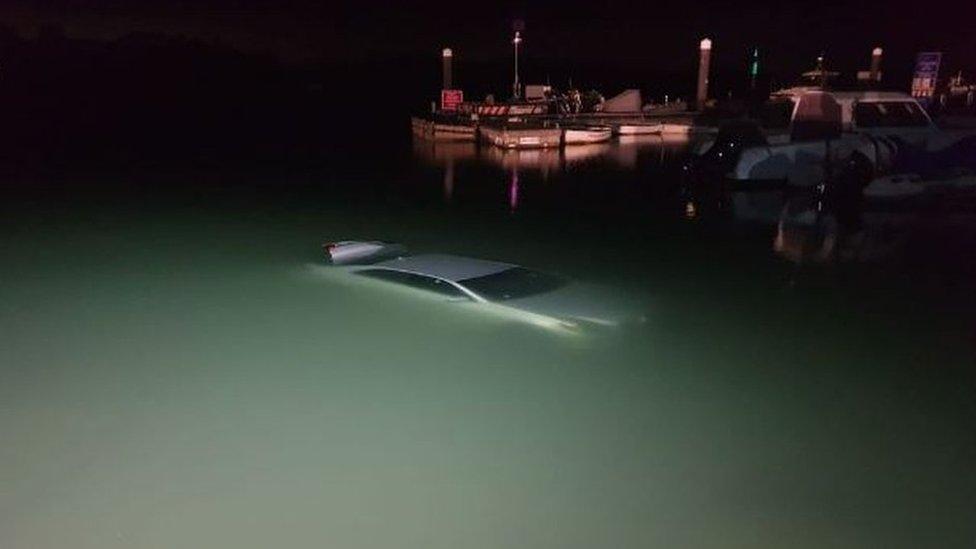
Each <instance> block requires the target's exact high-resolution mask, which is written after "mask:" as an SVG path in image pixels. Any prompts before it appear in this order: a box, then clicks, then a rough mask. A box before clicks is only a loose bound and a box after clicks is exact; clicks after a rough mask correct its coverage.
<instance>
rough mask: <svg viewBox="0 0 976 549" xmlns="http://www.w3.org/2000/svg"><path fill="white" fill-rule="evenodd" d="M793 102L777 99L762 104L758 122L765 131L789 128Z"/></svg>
mask: <svg viewBox="0 0 976 549" xmlns="http://www.w3.org/2000/svg"><path fill="white" fill-rule="evenodd" d="M793 106H794V103H793V101H791V100H789V99H777V100H775V101H769V102H768V103H766V104H764V105H763V107H762V110H761V112H760V113H759V120H760V123H761V124H762V127H763V128H766V129H767V130H785V129H787V128H789V127H790V118H792V116H793Z"/></svg>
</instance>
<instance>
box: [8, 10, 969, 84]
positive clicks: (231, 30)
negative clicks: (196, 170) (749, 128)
mask: <svg viewBox="0 0 976 549" xmlns="http://www.w3.org/2000/svg"><path fill="white" fill-rule="evenodd" d="M0 17H2V19H3V21H5V22H6V23H7V24H8V25H11V26H13V27H14V28H15V29H17V30H18V31H20V32H22V33H25V34H30V33H33V32H35V31H36V30H37V28H39V27H41V26H43V25H56V26H60V27H62V28H63V29H64V30H65V32H66V34H67V35H68V36H71V37H80V38H97V39H113V38H116V37H118V36H121V35H124V34H127V33H130V32H134V31H146V32H155V33H163V34H174V35H183V36H187V37H190V38H194V39H200V40H205V41H217V42H220V43H223V44H225V45H228V46H230V47H232V48H235V49H240V50H243V51H257V52H270V53H273V54H275V55H277V56H278V57H279V58H282V59H284V60H287V61H291V62H306V61H312V60H324V61H327V62H328V61H340V60H362V61H369V60H385V59H395V58H414V59H416V58H423V57H424V56H431V57H432V58H433V59H435V60H436V56H437V52H439V50H440V48H441V47H443V46H451V47H453V48H454V49H455V50H456V52H457V53H458V60H459V62H460V63H463V62H464V61H468V62H471V63H497V62H498V61H499V60H502V59H504V60H506V62H507V59H508V56H509V55H510V45H509V43H508V40H509V37H508V32H509V30H510V28H511V22H512V21H513V20H515V19H522V20H524V21H525V26H526V32H525V37H526V42H525V53H526V58H527V59H526V65H527V70H530V71H531V70H532V68H533V67H545V69H539V70H540V71H541V70H547V71H548V70H550V67H551V66H560V65H562V66H571V64H574V63H579V64H581V65H583V66H586V65H587V64H589V65H600V66H603V67H605V68H606V67H609V68H610V69H612V68H614V67H617V66H620V67H629V69H628V70H640V71H646V72H648V73H653V72H655V71H687V70H688V66H689V65H690V64H693V63H694V59H695V55H696V53H695V48H696V44H697V41H698V40H699V39H700V38H701V37H703V36H706V35H708V36H710V37H712V38H713V39H714V41H715V56H714V63H715V66H716V67H717V68H718V69H719V70H722V69H723V68H724V69H726V70H738V68H739V67H744V66H745V64H746V57H747V55H748V51H749V50H750V49H751V47H753V46H759V47H760V48H761V49H762V50H763V51H764V63H765V67H766V69H767V70H768V71H770V72H782V73H790V72H793V73H795V72H798V71H799V70H802V69H804V68H807V66H809V65H810V64H811V62H812V59H813V58H814V57H815V56H816V55H817V53H819V52H820V51H821V50H826V52H827V55H828V58H829V59H831V60H833V62H834V64H835V66H836V67H837V68H840V69H841V70H845V71H851V70H856V69H858V68H864V66H866V65H867V62H868V56H869V53H868V52H869V51H870V49H871V48H872V47H873V46H875V45H879V44H880V45H883V46H884V47H885V49H886V52H887V55H886V62H888V63H892V64H894V63H897V64H899V66H901V67H908V66H910V65H911V62H912V58H913V56H914V54H915V52H917V51H919V50H928V49H933V50H943V51H946V52H948V54H949V56H950V58H951V60H952V63H951V64H952V65H953V66H954V67H959V68H963V69H967V70H969V71H973V70H976V32H974V27H976V2H972V1H969V2H959V1H958V0H951V1H950V2H937V3H930V2H914V3H910V4H908V3H903V4H902V5H901V6H900V7H898V5H897V4H896V3H894V2H892V1H887V2H872V3H853V2H851V3H844V2H832V1H810V2H803V3H800V2H776V1H768V0H767V1H754V2H741V3H736V2H714V1H709V0H703V1H699V2H687V1H684V2H673V1H672V2H633V3H622V2H621V3H612V4H607V3H603V2H599V1H589V2H574V1H571V0H565V1H563V2H471V3H465V2H441V1H438V2H435V1H426V2H414V3H409V2H379V1H376V0H361V1H359V2H345V3H339V4H333V3H325V2H310V1H304V0H297V1H269V0H258V1H244V0H237V1H231V0H198V1H190V2H187V1H183V2H169V1H162V0H155V1H139V0H132V1H125V2H121V1H113V2H84V1H54V2H35V3H31V2H25V1H23V0H13V1H8V2H7V3H4V5H3V6H2V7H0ZM533 63H534V65H533ZM635 67H636V69H635ZM909 70H910V69H909ZM557 72H558V71H557ZM535 77H536V78H541V75H536V76H535Z"/></svg>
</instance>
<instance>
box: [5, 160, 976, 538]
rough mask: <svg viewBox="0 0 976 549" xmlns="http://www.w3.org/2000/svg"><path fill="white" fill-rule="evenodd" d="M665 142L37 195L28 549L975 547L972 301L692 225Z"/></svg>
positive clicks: (9, 438)
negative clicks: (474, 268)
mask: <svg viewBox="0 0 976 549" xmlns="http://www.w3.org/2000/svg"><path fill="white" fill-rule="evenodd" d="M627 154H630V153H627ZM601 158H602V157H601ZM635 158H636V160H635V163H634V164H632V165H624V166H623V167H621V165H620V163H619V162H616V161H605V162H604V161H601V160H600V159H599V158H597V159H596V160H592V159H590V160H586V161H583V162H582V163H567V162H565V159H563V161H561V162H560V161H556V163H555V164H554V166H553V167H552V168H551V171H548V172H547V173H543V172H542V171H541V169H540V167H539V165H538V164H535V165H533V164H527V165H519V166H516V167H515V169H514V170H513V168H512V166H511V165H502V164H500V163H490V162H486V161H485V159H484V158H474V159H471V158H467V159H461V160H458V161H457V163H456V165H454V166H452V167H451V170H453V174H452V175H451V178H453V181H452V182H451V189H450V192H446V191H445V185H444V183H445V181H446V178H447V174H446V171H445V170H446V166H445V164H443V163H439V162H430V161H429V160H430V159H429V158H428V159H427V160H428V161H423V160H421V161H418V162H417V163H414V162H412V161H407V160H405V159H401V160H400V162H403V164H402V168H397V169H391V170H387V171H383V172H377V173H370V172H368V171H366V172H364V173H363V174H361V175H359V176H357V177H352V176H346V175H337V174H330V173H324V174H316V175H314V176H309V177H307V178H306V177H303V178H301V179H302V182H303V183H304V184H305V185H304V186H283V185H281V182H280V181H277V182H272V181H269V182H268V183H269V184H270V183H274V185H272V186H270V187H265V188H261V189H259V190H255V189H254V187H253V185H251V184H250V183H248V185H249V186H246V187H245V188H246V189H247V190H246V191H245V190H242V188H241V187H237V186H233V185H230V186H227V187H220V186H216V187H215V186H200V187H199V188H197V187H195V186H194V185H193V183H194V181H193V178H194V176H193V175H180V176H178V177H177V176H173V177H174V179H179V185H180V186H179V188H177V189H175V190H166V188H165V186H160V185H158V184H156V185H155V186H153V187H152V190H141V191H134V190H133V188H138V187H139V186H140V180H139V177H138V176H133V177H132V180H131V181H127V182H125V184H126V185H127V187H126V188H125V189H124V190H115V191H106V190H100V191H88V190H86V189H84V188H72V189H69V190H64V189H61V190H51V189H49V190H44V191H36V192H35V191H31V190H24V189H18V190H16V191H10V192H9V193H8V197H9V200H7V201H5V203H4V205H3V206H2V213H3V222H2V225H0V227H2V232H0V253H2V256H0V258H2V265H3V271H2V273H0V441H2V444H0V547H4V548H10V549H22V548H61V547H72V548H99V549H102V548H110V547H146V548H164V547H165V548H171V547H208V548H214V547H234V548H241V547H255V548H266V547H349V548H359V547H363V548H367V547H368V548H373V547H417V548H420V547H423V548H455V547H533V548H534V547H549V548H557V547H558V548H565V547H580V548H584V547H585V548H591V547H634V548H636V547H811V548H822V547H971V546H972V545H973V544H974V543H976V465H974V464H976V436H974V432H976V431H974V430H973V420H974V419H976V404H974V402H976V401H974V397H976V385H974V360H973V358H974V352H973V351H974V349H973V341H974V340H973V323H972V316H971V314H970V313H971V312H972V311H971V309H970V308H969V303H968V302H966V301H965V299H964V298H960V297H959V296H960V295H961V296H965V295H971V293H970V289H971V286H967V283H966V282H965V280H963V281H960V280H959V279H958V278H953V277H952V276H951V274H952V273H951V272H950V273H949V274H946V273H944V272H941V271H940V272H938V273H935V274H933V273H932V272H926V271H924V270H923V272H922V275H917V276H916V274H911V275H908V274H905V272H904V266H905V265H909V266H917V262H912V261H908V260H903V261H899V262H896V263H892V264H882V265H880V266H878V265H875V266H872V267H863V268H862V267H859V266H853V267H852V266H847V267H843V268H839V269H825V268H811V269H809V270H807V269H802V270H801V269H800V268H798V267H797V266H796V265H794V264H793V263H791V262H789V261H787V260H785V259H783V258H781V257H778V256H777V255H776V254H775V253H774V252H773V249H772V239H773V232H774V231H773V230H771V229H769V228H766V229H762V228H760V229H748V230H732V229H729V230H728V231H726V229H725V228H723V227H721V226H720V227H713V226H708V225H707V224H705V223H703V222H697V221H689V220H687V219H685V218H684V216H683V214H682V213H681V212H680V211H679V212H676V213H674V214H673V215H672V214H669V213H668V212H669V211H670V209H669V208H670V205H671V202H675V203H678V204H679V206H680V198H675V197H674V196H673V195H671V194H669V193H667V192H663V191H661V192H658V191H657V190H655V189H656V187H655V186H656V185H658V183H657V182H656V181H655V179H654V174H656V173H657V174H664V173H667V172H666V170H664V169H663V168H660V165H659V164H657V162H664V161H663V160H661V158H662V157H658V152H657V150H656V149H655V150H651V151H649V152H648V151H644V152H642V153H640V154H639V155H638V156H636V157H635ZM655 166H658V167H657V168H656V167H655ZM662 170H663V171H662ZM513 171H514V172H517V175H518V177H519V185H520V188H519V192H520V197H519V198H520V200H519V203H518V204H517V206H516V207H514V208H513V207H512V205H511V200H510V198H511V188H510V187H511V185H510V183H511V176H512V174H513ZM255 177H257V176H253V177H252V179H253V178H255ZM283 179H284V178H283ZM668 197H671V198H673V199H674V200H671V201H669V200H670V199H669V198H668ZM358 236H365V237H385V238H394V239H397V240H400V241H403V242H405V243H407V244H408V245H409V246H411V247H413V248H415V249H418V250H422V251H444V252H453V253H461V254H467V255H473V256H478V257H487V258H492V259H501V260H506V261H512V262H518V263H523V264H526V265H529V266H532V267H536V268H543V269H548V270H552V271H557V272H560V273H563V274H566V275H568V276H572V277H574V278H578V279H581V280H587V281H591V282H597V283H602V284H606V285H609V286H611V287H613V288H615V290H616V291H617V292H619V293H620V294H622V295H624V296H626V297H628V298H630V299H633V300H634V301H636V302H640V303H646V307H647V312H648V317H649V322H648V323H647V324H646V325H644V326H640V327H632V328H629V329H625V330H620V331H605V332H601V333H585V334H573V335H566V334H558V333H552V332H550V331H547V330H544V329H541V328H539V327H535V326H529V325H525V324H522V323H519V322H517V321H515V320H512V319H504V318H495V317H490V316H485V315H482V314H480V312H479V311H478V310H477V309H474V308H465V307H459V306H457V304H451V303H446V302H442V301H439V300H436V299H424V298H423V297H420V296H417V295H412V294H410V293H409V292H407V293H404V292H399V291H395V290H390V289H388V288H382V287H376V286H373V285H369V284H358V283H354V282H350V281H349V280H347V279H344V278H343V277H341V276H337V275H336V274H335V272H334V271H331V270H329V269H328V268H327V267H324V266H323V265H322V264H321V262H320V258H319V249H318V246H319V244H320V243H321V241H322V240H324V239H326V238H350V237H358ZM948 264H950V265H951V262H949V263H948ZM891 265H895V266H894V267H893V266H891ZM940 268H942V269H944V268H945V267H944V265H943V267H940ZM950 271H951V269H950ZM912 272H913V273H914V272H915V271H912ZM918 276H920V277H921V279H922V280H923V283H920V284H916V283H915V281H916V279H917V277H918Z"/></svg>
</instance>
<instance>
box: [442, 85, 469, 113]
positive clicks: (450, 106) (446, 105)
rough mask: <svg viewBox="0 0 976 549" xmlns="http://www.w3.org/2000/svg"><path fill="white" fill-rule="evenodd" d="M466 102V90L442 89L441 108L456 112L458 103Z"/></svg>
mask: <svg viewBox="0 0 976 549" xmlns="http://www.w3.org/2000/svg"><path fill="white" fill-rule="evenodd" d="M461 103H464V92H463V91H461V90H441V110H442V111H448V112H456V111H457V110H458V105H460V104H461Z"/></svg>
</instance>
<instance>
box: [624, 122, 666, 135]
mask: <svg viewBox="0 0 976 549" xmlns="http://www.w3.org/2000/svg"><path fill="white" fill-rule="evenodd" d="M662 129H663V125H662V124H661V123H659V122H649V123H640V122H633V123H628V124H617V125H615V126H614V128H613V130H614V133H616V134H617V135H649V134H654V133H661V130H662Z"/></svg>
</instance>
